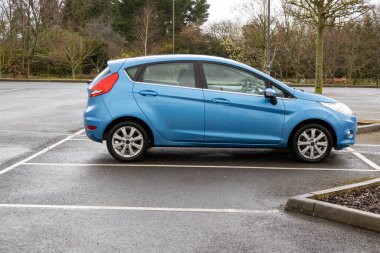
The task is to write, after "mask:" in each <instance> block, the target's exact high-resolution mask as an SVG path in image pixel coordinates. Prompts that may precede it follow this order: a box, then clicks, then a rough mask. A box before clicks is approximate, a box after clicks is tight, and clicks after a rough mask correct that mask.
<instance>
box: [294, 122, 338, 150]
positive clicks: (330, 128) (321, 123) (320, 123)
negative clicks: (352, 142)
mask: <svg viewBox="0 0 380 253" xmlns="http://www.w3.org/2000/svg"><path fill="white" fill-rule="evenodd" d="M307 124H319V125H321V126H324V127H325V128H327V130H329V132H330V134H331V136H332V138H333V147H336V145H337V142H338V140H337V135H336V132H335V130H334V128H333V127H332V126H331V125H330V124H329V123H328V122H326V121H324V120H321V119H307V120H304V121H302V122H300V123H298V124H297V125H296V126H295V127H294V128H293V130H292V131H291V132H290V135H289V137H288V148H290V147H291V145H292V141H293V137H294V135H295V134H296V132H297V130H298V129H300V128H301V127H303V126H305V125H307Z"/></svg>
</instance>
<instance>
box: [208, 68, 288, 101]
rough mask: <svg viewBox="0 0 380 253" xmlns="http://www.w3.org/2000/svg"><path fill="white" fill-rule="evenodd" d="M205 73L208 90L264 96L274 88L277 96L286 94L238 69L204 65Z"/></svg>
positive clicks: (263, 80)
mask: <svg viewBox="0 0 380 253" xmlns="http://www.w3.org/2000/svg"><path fill="white" fill-rule="evenodd" d="M203 69H204V73H205V76H206V81H207V85H208V88H209V89H210V90H220V91H230V92H239V93H246V94H254V95H264V92H265V89H266V88H269V87H270V88H273V89H275V91H276V92H277V96H280V97H281V96H284V92H283V91H282V90H280V89H278V88H276V87H274V86H272V85H270V84H269V83H268V82H266V81H265V79H262V78H260V77H257V76H254V75H252V74H250V73H248V72H245V71H242V70H239V69H237V68H233V67H229V66H225V65H220V64H212V63H204V64H203Z"/></svg>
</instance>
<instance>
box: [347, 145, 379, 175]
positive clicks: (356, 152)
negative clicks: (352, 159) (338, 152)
mask: <svg viewBox="0 0 380 253" xmlns="http://www.w3.org/2000/svg"><path fill="white" fill-rule="evenodd" d="M347 150H349V151H351V152H352V153H353V154H354V155H355V156H356V157H358V158H359V159H360V160H362V161H363V162H365V163H366V164H368V165H369V166H371V167H372V168H374V169H375V170H379V171H380V166H379V165H377V164H376V163H374V162H372V161H371V160H369V159H368V158H367V157H365V156H364V155H362V154H360V153H359V152H358V151H356V150H355V149H353V148H347Z"/></svg>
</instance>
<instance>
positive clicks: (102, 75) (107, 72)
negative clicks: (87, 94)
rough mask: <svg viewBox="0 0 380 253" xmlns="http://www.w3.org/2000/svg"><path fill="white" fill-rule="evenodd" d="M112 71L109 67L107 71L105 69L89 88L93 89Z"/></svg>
mask: <svg viewBox="0 0 380 253" xmlns="http://www.w3.org/2000/svg"><path fill="white" fill-rule="evenodd" d="M110 73H111V71H110V69H109V68H108V67H107V68H105V69H103V71H102V72H100V73H99V74H98V75H97V76H96V77H95V79H94V80H93V81H92V83H91V86H90V87H89V88H92V87H93V86H94V85H95V84H97V83H98V82H99V81H100V80H102V79H103V78H104V77H105V76H106V75H108V74H110Z"/></svg>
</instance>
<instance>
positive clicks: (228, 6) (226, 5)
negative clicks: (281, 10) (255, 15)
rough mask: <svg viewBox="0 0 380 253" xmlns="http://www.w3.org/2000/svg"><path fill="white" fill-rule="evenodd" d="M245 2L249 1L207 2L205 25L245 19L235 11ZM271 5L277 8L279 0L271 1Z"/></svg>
mask: <svg viewBox="0 0 380 253" xmlns="http://www.w3.org/2000/svg"><path fill="white" fill-rule="evenodd" d="M247 1H249V0H207V2H208V4H209V5H210V9H209V13H210V16H209V18H208V21H207V23H212V22H215V21H220V20H231V19H232V20H233V19H247V18H248V15H247V16H241V13H239V11H238V10H237V9H238V7H239V6H241V5H242V4H243V3H244V2H247ZM271 4H272V6H273V7H274V8H278V7H279V6H280V4H281V0H271ZM242 21H245V20H242Z"/></svg>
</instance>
